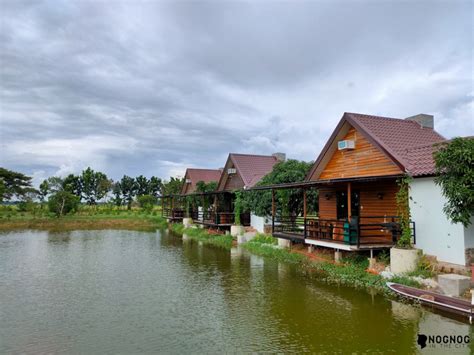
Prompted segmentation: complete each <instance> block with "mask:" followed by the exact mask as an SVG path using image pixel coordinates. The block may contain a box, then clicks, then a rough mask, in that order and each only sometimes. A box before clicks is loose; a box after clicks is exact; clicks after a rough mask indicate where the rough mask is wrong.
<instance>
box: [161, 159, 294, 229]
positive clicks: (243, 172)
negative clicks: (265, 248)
mask: <svg viewBox="0 0 474 355" xmlns="http://www.w3.org/2000/svg"><path fill="white" fill-rule="evenodd" d="M280 161H285V154H283V153H275V154H272V155H255V154H236V153H230V154H229V156H228V158H227V161H226V163H225V165H224V168H222V169H216V170H213V169H194V168H188V169H187V170H186V173H185V175H184V180H183V186H182V189H181V194H180V195H179V196H178V195H176V196H169V198H168V199H164V200H163V201H164V203H165V204H164V208H163V211H164V216H166V217H168V218H169V219H170V220H171V221H181V220H182V219H183V218H185V217H188V218H192V220H193V222H194V223H197V224H202V225H205V226H207V227H216V228H222V229H226V228H229V227H230V226H231V225H232V224H234V223H235V213H234V204H235V198H236V196H235V191H239V190H247V189H249V188H252V187H254V186H255V185H256V184H257V183H258V182H259V181H260V179H261V178H263V177H264V176H265V175H267V174H269V173H270V172H271V171H272V170H273V167H274V165H275V164H277V163H278V162H280ZM210 183H215V189H212V190H210V191H205V190H204V191H203V189H202V188H201V189H199V186H198V185H199V184H201V187H205V186H206V185H207V186H208V187H209V186H210ZM211 186H212V185H211ZM252 219H253V221H254V223H258V224H259V226H260V230H261V231H262V232H263V220H264V219H263V218H259V217H257V216H255V215H253V216H252ZM240 223H241V224H242V225H243V226H247V227H248V226H250V225H251V214H250V212H249V211H242V212H241V213H240Z"/></svg>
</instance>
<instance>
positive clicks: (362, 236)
mask: <svg viewBox="0 0 474 355" xmlns="http://www.w3.org/2000/svg"><path fill="white" fill-rule="evenodd" d="M410 224H411V231H412V239H413V242H414V243H416V234H415V223H414V222H411V223H410ZM272 231H273V233H282V234H286V235H288V236H290V237H295V238H298V239H316V240H327V241H332V242H337V243H343V244H348V245H357V246H358V247H359V246H360V245H363V244H395V243H396V242H397V241H398V239H399V238H400V236H401V227H400V217H398V216H365V217H360V218H352V220H351V221H350V220H348V219H343V220H337V219H321V218H318V217H306V218H304V217H296V216H278V217H275V220H274V223H273V224H272Z"/></svg>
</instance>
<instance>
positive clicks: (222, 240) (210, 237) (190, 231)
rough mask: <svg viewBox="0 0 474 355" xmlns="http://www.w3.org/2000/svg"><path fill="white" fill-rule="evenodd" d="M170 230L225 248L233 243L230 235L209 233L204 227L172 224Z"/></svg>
mask: <svg viewBox="0 0 474 355" xmlns="http://www.w3.org/2000/svg"><path fill="white" fill-rule="evenodd" d="M171 230H172V231H173V232H175V233H178V234H183V235H186V236H187V237H188V238H190V239H193V240H197V241H199V242H202V243H204V244H210V245H215V246H218V247H222V248H226V249H230V248H231V247H232V243H233V238H232V236H230V235H222V234H216V235H214V234H209V233H208V232H207V231H206V230H205V229H199V228H184V226H183V225H182V224H172V225H171Z"/></svg>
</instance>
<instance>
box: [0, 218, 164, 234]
mask: <svg viewBox="0 0 474 355" xmlns="http://www.w3.org/2000/svg"><path fill="white" fill-rule="evenodd" d="M166 227H167V222H166V220H165V219H164V218H162V217H161V216H153V215H145V216H108V215H105V216H100V215H95V216H76V215H72V216H65V217H61V218H50V217H46V218H45V217H39V218H15V219H4V220H0V232H8V231H18V230H24V229H36V230H58V229H59V230H82V229H134V230H136V229H146V228H161V229H162V228H166Z"/></svg>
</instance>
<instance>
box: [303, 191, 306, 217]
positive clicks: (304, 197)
mask: <svg viewBox="0 0 474 355" xmlns="http://www.w3.org/2000/svg"><path fill="white" fill-rule="evenodd" d="M303 217H304V219H305V220H306V189H303Z"/></svg>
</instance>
